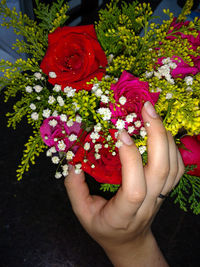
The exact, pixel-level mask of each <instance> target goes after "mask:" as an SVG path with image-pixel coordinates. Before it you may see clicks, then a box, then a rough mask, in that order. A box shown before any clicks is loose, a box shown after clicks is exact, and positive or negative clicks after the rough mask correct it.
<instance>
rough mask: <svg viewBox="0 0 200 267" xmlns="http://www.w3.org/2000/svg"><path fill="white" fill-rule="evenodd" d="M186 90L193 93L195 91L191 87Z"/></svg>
mask: <svg viewBox="0 0 200 267" xmlns="http://www.w3.org/2000/svg"><path fill="white" fill-rule="evenodd" d="M185 90H186V91H187V92H192V91H193V89H192V88H191V87H190V86H188V87H187V88H186V89H185Z"/></svg>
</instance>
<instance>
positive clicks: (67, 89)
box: [64, 86, 76, 97]
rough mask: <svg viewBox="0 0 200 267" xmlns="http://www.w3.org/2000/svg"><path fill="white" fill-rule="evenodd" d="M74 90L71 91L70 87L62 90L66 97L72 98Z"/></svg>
mask: <svg viewBox="0 0 200 267" xmlns="http://www.w3.org/2000/svg"><path fill="white" fill-rule="evenodd" d="M75 92H76V89H73V88H72V87H70V86H66V87H65V88H64V93H65V94H66V95H67V97H73V96H74V95H75Z"/></svg>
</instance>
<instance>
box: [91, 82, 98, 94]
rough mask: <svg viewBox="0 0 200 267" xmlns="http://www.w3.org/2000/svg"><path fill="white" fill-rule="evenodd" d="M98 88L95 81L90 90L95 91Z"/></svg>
mask: <svg viewBox="0 0 200 267" xmlns="http://www.w3.org/2000/svg"><path fill="white" fill-rule="evenodd" d="M98 88H99V84H98V83H95V84H93V86H92V89H91V90H92V92H95V91H96V90H97V89H98Z"/></svg>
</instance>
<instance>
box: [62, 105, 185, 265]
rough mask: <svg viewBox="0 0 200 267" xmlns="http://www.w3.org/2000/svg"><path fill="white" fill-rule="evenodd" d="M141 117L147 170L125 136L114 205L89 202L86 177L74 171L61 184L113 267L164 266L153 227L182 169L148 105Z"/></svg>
mask: <svg viewBox="0 0 200 267" xmlns="http://www.w3.org/2000/svg"><path fill="white" fill-rule="evenodd" d="M142 117H143V120H144V123H145V125H146V126H145V128H146V130H147V135H148V143H147V146H148V164H147V165H146V166H145V167H143V164H142V159H141V155H140V153H139V151H138V149H137V147H136V145H135V144H134V142H133V140H132V139H131V138H130V137H129V135H128V134H127V132H126V131H125V130H123V131H122V132H121V133H120V134H119V139H120V140H121V141H122V143H123V145H122V146H121V147H120V148H119V154H120V160H121V164H122V186H121V187H120V189H119V190H118V192H117V194H116V195H115V196H114V197H113V198H112V199H110V200H109V201H107V200H105V199H104V198H102V197H99V196H91V195H90V194H89V189H88V186H87V184H86V182H85V175H84V173H83V172H82V173H81V174H75V172H74V168H73V167H72V168H71V170H70V172H69V175H68V177H67V178H66V179H65V186H66V189H67V193H68V195H69V198H70V201H71V203H72V207H73V210H74V212H75V214H76V216H77V217H78V219H79V220H80V222H81V224H82V225H83V227H84V228H85V230H86V231H87V232H88V233H89V235H91V236H92V238H93V239H94V240H96V242H98V243H99V244H100V245H101V246H102V248H103V249H104V251H105V252H106V254H107V255H108V257H109V258H110V260H111V262H112V263H113V265H114V266H116V267H130V266H134V267H137V266H138V267H145V266H148V267H165V266H168V264H167V262H166V261H165V259H164V257H163V255H162V253H161V251H160V249H159V247H158V245H157V243H156V240H155V238H154V236H153V234H152V232H151V224H152V221H153V219H154V217H155V215H156V213H157V212H158V210H159V208H160V206H161V204H162V202H163V199H161V198H159V197H158V196H159V194H160V193H162V194H163V195H166V194H168V193H169V192H170V191H171V189H172V188H173V187H175V186H176V184H177V183H178V181H179V179H180V177H181V176H182V174H183V173H184V164H183V161H182V159H181V156H180V153H179V151H178V149H177V147H176V145H175V143H174V140H173V137H172V135H171V134H170V133H169V132H166V130H165V128H164V126H163V124H162V121H161V119H160V117H159V116H158V115H157V114H156V112H155V110H154V108H153V106H152V105H151V103H150V102H146V103H145V104H144V107H143V109H142ZM147 122H148V123H147ZM149 124H150V125H149Z"/></svg>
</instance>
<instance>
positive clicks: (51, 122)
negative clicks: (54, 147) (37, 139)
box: [49, 119, 58, 127]
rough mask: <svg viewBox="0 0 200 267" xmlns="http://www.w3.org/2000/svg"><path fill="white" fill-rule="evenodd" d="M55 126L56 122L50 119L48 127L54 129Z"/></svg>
mask: <svg viewBox="0 0 200 267" xmlns="http://www.w3.org/2000/svg"><path fill="white" fill-rule="evenodd" d="M57 124H58V122H57V120H55V119H52V120H50V121H49V125H50V126H52V127H55V126H56V125H57Z"/></svg>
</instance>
